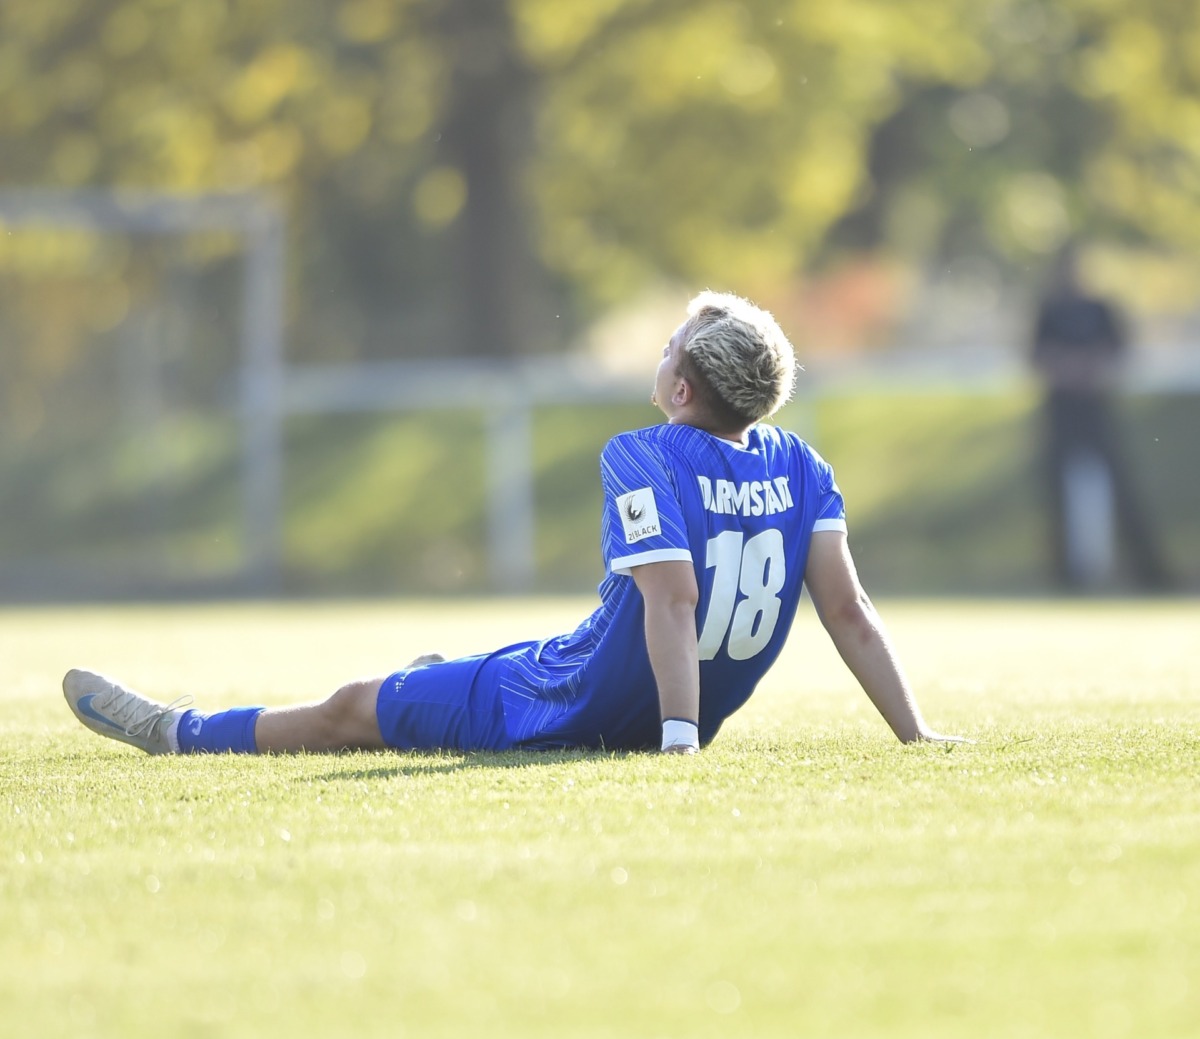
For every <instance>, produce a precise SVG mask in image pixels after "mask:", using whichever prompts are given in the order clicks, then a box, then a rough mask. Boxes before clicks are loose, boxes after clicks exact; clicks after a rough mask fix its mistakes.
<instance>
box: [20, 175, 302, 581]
mask: <svg viewBox="0 0 1200 1039" xmlns="http://www.w3.org/2000/svg"><path fill="white" fill-rule="evenodd" d="M0 224H2V225H4V226H6V227H10V228H12V227H40V228H58V229H67V230H80V229H94V230H97V231H101V232H106V233H110V234H127V235H131V236H135V237H138V236H140V237H162V236H170V235H187V234H192V233H197V232H205V231H222V232H228V233H230V234H233V235H235V236H236V237H237V238H238V239H239V240H240V241H241V243H242V248H243V256H244V262H243V265H242V320H241V337H240V338H241V343H240V348H241V363H240V365H239V376H240V379H239V386H238V401H239V404H238V409H239V418H240V425H241V436H240V441H241V485H242V517H241V522H242V529H243V573H242V579H243V580H244V581H245V583H246V584H247V586H248V587H250V588H253V589H256V590H262V591H269V590H273V589H275V588H277V587H278V585H279V573H280V563H281V543H282V542H281V538H280V524H281V504H280V503H281V497H282V471H283V470H282V453H283V442H282V413H281V411H280V402H281V392H280V387H281V373H282V366H283V296H284V262H285V253H284V245H285V243H284V235H285V226H284V219H283V215H282V213H281V211H280V209H279V207H278V206H277V205H276V204H275V203H274V202H273V201H272V200H271V199H270V198H268V197H267V196H265V195H262V194H257V193H253V194H237V195H232V194H220V195H218V194H198V195H183V194H175V193H163V192H149V191H117V190H108V189H102V188H92V189H77V190H73V191H57V190H51V189H40V188H28V189H12V188H8V189H0Z"/></svg>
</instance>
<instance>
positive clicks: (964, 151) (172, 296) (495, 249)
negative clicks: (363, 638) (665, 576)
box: [0, 0, 1200, 601]
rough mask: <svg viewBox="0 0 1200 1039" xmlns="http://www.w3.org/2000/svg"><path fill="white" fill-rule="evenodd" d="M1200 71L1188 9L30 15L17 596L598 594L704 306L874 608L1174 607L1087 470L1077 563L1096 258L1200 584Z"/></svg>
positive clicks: (16, 56) (22, 11) (556, 2)
mask: <svg viewBox="0 0 1200 1039" xmlns="http://www.w3.org/2000/svg"><path fill="white" fill-rule="evenodd" d="M1198 70H1200V7H1198V6H1197V5H1195V4H1189V3H1180V2H1177V0H1107V2H1104V3H1097V2H1095V0H1061V2H1048V0H1047V2H1038V0H1030V2H1026V0H1019V2H1009V0H997V2H987V0H985V2H977V0H908V2H905V3H895V2H889V0H844V2H838V3H819V2H817V0H799V2H786V0H784V2H780V0H740V2H731V0H720V2H718V0H688V2H678V0H641V2H638V0H572V2H569V3H567V2H563V0H349V2H338V0H320V2H318V0H293V2H287V3H284V2H282V0H188V2H186V3H183V2H173V0H92V2H87V3H79V2H76V0H4V3H3V4H2V5H0V600H6V601H21V600H55V599H72V598H111V597H143V596H151V597H154V596H171V595H227V594H272V595H273V594H305V595H307V594H381V595H404V594H427V593H431V592H432V593H458V592H471V593H475V592H482V591H497V592H504V591H526V590H547V591H556V590H564V591H567V590H569V591H577V590H581V589H585V588H587V587H589V586H591V585H594V584H595V583H596V582H597V581H598V579H599V577H600V568H601V561H600V558H599V549H598V540H599V539H598V515H599V505H600V491H599V483H598V470H597V464H596V457H597V454H598V451H599V449H600V447H601V446H602V444H603V442H604V440H605V439H606V437H607V436H609V435H611V434H613V433H615V432H617V431H618V430H620V429H623V428H630V427H633V426H638V425H646V424H650V423H652V422H654V421H656V420H657V418H656V413H655V412H654V411H653V410H652V409H651V408H650V407H649V405H648V404H647V403H646V398H647V397H648V394H649V389H650V381H651V376H652V373H653V370H654V366H655V365H656V363H657V358H658V355H659V351H660V349H661V346H662V343H663V342H664V341H665V339H666V337H667V336H668V335H669V334H670V332H671V330H672V328H673V327H674V325H675V324H676V323H677V322H678V320H679V319H680V317H681V316H682V310H683V306H684V304H685V303H686V301H687V299H688V298H689V297H690V296H691V295H692V294H693V293H694V292H695V291H697V290H699V289H702V288H707V287H711V288H718V289H723V290H732V291H736V292H739V293H742V294H744V295H747V296H749V297H751V298H753V299H755V300H756V301H758V302H760V303H762V304H764V305H766V306H768V307H770V308H771V309H772V310H773V311H774V312H775V313H776V315H777V316H778V317H779V318H780V321H781V323H782V324H783V325H784V327H785V328H786V329H787V330H788V332H789V334H790V335H791V336H792V338H793V341H794V342H795V343H796V346H797V348H798V351H799V353H800V355H801V360H802V363H803V364H804V365H805V369H806V370H805V372H804V373H803V374H802V375H801V379H800V385H799V387H798V393H797V398H796V400H795V401H794V402H793V404H791V405H789V407H788V408H787V409H786V410H785V412H784V413H783V414H782V416H781V422H782V423H783V424H785V425H790V426H791V427H792V428H795V429H797V430H798V431H799V432H801V434H802V435H804V436H806V437H807V438H809V439H810V440H811V441H812V442H813V443H814V445H815V446H816V447H817V448H818V450H820V451H821V452H822V454H824V455H825V456H826V457H827V458H828V459H829V460H830V461H831V462H832V463H833V465H834V467H835V470H836V471H837V473H838V477H839V482H840V484H841V486H842V489H843V491H844V493H845V495H846V500H847V507H848V512H849V516H850V520H849V522H850V530H851V540H852V543H853V545H854V548H855V553H856V556H857V558H858V560H859V563H860V569H861V570H862V572H863V575H864V578H865V580H866V583H867V584H868V586H869V587H871V588H872V589H873V590H878V591H884V592H893V593H906V594H1041V593H1050V592H1055V591H1062V590H1068V591H1072V592H1078V591H1084V592H1088V593H1092V592H1095V593H1102V594H1108V593H1122V592H1127V591H1141V590H1148V589H1144V588H1143V587H1142V582H1141V581H1140V580H1139V573H1138V569H1137V567H1136V566H1135V565H1134V564H1133V562H1131V557H1130V553H1129V551H1128V546H1127V545H1126V543H1125V539H1123V537H1122V530H1121V523H1120V511H1119V509H1118V508H1117V507H1116V506H1117V502H1116V501H1115V493H1116V487H1115V485H1114V484H1113V482H1112V481H1111V479H1110V480H1109V481H1108V483H1105V480H1104V478H1103V477H1101V478H1100V479H1099V482H1097V480H1096V479H1092V480H1091V482H1090V483H1088V482H1087V481H1086V480H1084V478H1083V476H1080V475H1079V474H1080V473H1084V470H1083V469H1080V470H1073V471H1072V472H1073V473H1074V475H1068V476H1066V477H1064V480H1066V482H1067V483H1068V484H1069V485H1070V486H1071V487H1074V488H1076V490H1075V491H1071V492H1070V493H1071V494H1072V495H1074V497H1073V498H1072V499H1071V501H1073V502H1075V504H1074V505H1069V507H1068V509H1067V512H1068V513H1070V515H1071V516H1073V517H1074V518H1073V519H1072V520H1071V522H1072V523H1073V524H1074V526H1073V527H1072V528H1071V529H1072V530H1073V531H1074V532H1075V533H1074V534H1072V536H1073V537H1080V538H1082V539H1083V541H1082V544H1084V546H1085V547H1086V552H1084V550H1083V549H1080V550H1079V551H1080V553H1083V554H1082V555H1081V556H1080V558H1081V559H1083V560H1084V569H1083V573H1082V579H1081V580H1078V581H1075V582H1074V583H1073V584H1072V586H1071V587H1069V588H1064V585H1063V582H1062V580H1061V574H1060V573H1059V572H1058V571H1057V570H1056V568H1055V566H1054V559H1053V549H1052V540H1051V535H1050V529H1049V528H1050V523H1051V520H1052V512H1053V509H1052V504H1053V503H1052V501H1051V499H1052V498H1053V494H1051V493H1050V492H1049V491H1048V490H1047V486H1046V480H1045V461H1044V456H1045V453H1046V443H1045V439H1044V431H1045V428H1046V427H1045V424H1044V420H1043V414H1042V411H1043V403H1042V397H1043V394H1044V392H1045V387H1044V385H1043V383H1042V381H1041V379H1040V378H1039V376H1038V373H1037V370H1036V369H1035V367H1034V365H1033V364H1032V352H1033V348H1034V339H1035V326H1036V323H1037V313H1038V306H1039V301H1041V300H1042V299H1043V297H1044V295H1045V294H1046V292H1047V291H1048V286H1049V284H1050V283H1051V281H1052V279H1053V274H1054V268H1055V264H1056V262H1058V260H1059V259H1060V257H1061V256H1062V255H1063V253H1064V249H1066V248H1067V247H1070V248H1071V249H1072V251H1073V255H1074V256H1076V257H1077V259H1078V266H1079V276H1080V279H1081V281H1082V282H1083V283H1084V284H1085V285H1086V287H1087V291H1088V292H1089V293H1091V294H1092V295H1094V296H1095V297H1096V298H1099V299H1103V300H1105V301H1106V305H1108V306H1111V307H1112V309H1113V310H1114V311H1115V312H1118V313H1119V314H1120V315H1121V321H1122V326H1123V328H1124V330H1125V335H1126V340H1127V344H1126V347H1125V348H1124V349H1123V351H1122V352H1121V356H1120V358H1119V361H1120V363H1119V367H1118V369H1117V370H1116V371H1115V372H1114V374H1113V377H1112V387H1111V389H1112V393H1113V395H1114V396H1113V399H1112V411H1113V416H1112V418H1113V423H1114V430H1115V431H1116V432H1115V433H1114V436H1115V437H1116V438H1117V439H1118V440H1119V444H1118V447H1119V450H1120V452H1121V455H1122V458H1123V460H1124V465H1125V469H1126V471H1127V472H1128V473H1129V474H1130V476H1131V482H1132V484H1133V485H1134V492H1133V493H1136V495H1137V497H1138V499H1139V505H1140V508H1141V509H1142V511H1143V512H1144V515H1145V517H1146V521H1147V525H1148V529H1149V531H1150V533H1149V534H1148V535H1147V536H1150V537H1153V538H1154V539H1155V542H1156V546H1157V549H1158V551H1159V553H1160V555H1161V558H1162V559H1163V560H1164V568H1165V569H1166V570H1167V571H1168V574H1167V577H1168V579H1167V580H1164V581H1163V582H1162V584H1161V585H1160V586H1159V587H1156V588H1154V589H1153V590H1154V591H1161V590H1163V589H1164V588H1166V589H1168V590H1174V591H1183V592H1188V591H1192V592H1194V591H1196V590H1197V589H1200V462H1197V460H1196V458H1197V451H1196V448H1197V446H1198V445H1200V71H1198ZM1085 475H1086V474H1085ZM1072 481H1073V482H1072ZM1078 488H1083V489H1082V490H1078ZM1072 510H1074V511H1072Z"/></svg>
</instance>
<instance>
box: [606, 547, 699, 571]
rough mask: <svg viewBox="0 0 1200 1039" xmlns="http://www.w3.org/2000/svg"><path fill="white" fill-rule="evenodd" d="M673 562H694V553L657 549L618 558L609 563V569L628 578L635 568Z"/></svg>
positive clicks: (672, 549) (676, 549) (673, 549)
mask: <svg viewBox="0 0 1200 1039" xmlns="http://www.w3.org/2000/svg"><path fill="white" fill-rule="evenodd" d="M671 561H677V562H681V563H690V562H691V561H692V553H691V552H689V551H688V550H687V549H686V548H655V549H652V550H651V551H649V552H638V553H636V554H635V555H632V556H618V557H616V558H614V559H613V560H611V561H610V562H609V564H608V568H609V569H610V570H611V571H612V572H613V573H614V574H624V575H625V576H626V577H628V576H629V571H630V570H632V569H633V568H634V567H635V566H645V565H646V564H647V563H666V562H671Z"/></svg>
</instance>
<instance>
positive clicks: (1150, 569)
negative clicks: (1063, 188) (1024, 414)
mask: <svg viewBox="0 0 1200 1039" xmlns="http://www.w3.org/2000/svg"><path fill="white" fill-rule="evenodd" d="M1128 350H1129V338H1128V333H1127V329H1126V324H1125V321H1124V318H1123V316H1122V315H1121V314H1120V312H1119V311H1118V309H1117V307H1116V306H1115V305H1114V304H1113V303H1112V302H1111V301H1110V300H1107V299H1104V298H1101V297H1099V296H1098V295H1096V294H1094V293H1089V292H1088V291H1087V289H1086V288H1085V287H1084V285H1083V282H1082V280H1081V277H1080V264H1079V249H1078V246H1077V245H1076V244H1075V243H1068V244H1067V245H1066V246H1065V247H1064V248H1063V249H1062V250H1061V251H1060V253H1059V255H1058V256H1057V258H1056V259H1055V262H1054V264H1053V267H1052V269H1051V273H1050V279H1049V283H1048V285H1047V288H1046V291H1045V294H1044V295H1043V297H1042V299H1041V301H1040V303H1039V305H1038V310H1037V319H1036V324H1035V328H1034V335H1033V356H1032V360H1033V367H1034V369H1035V371H1036V372H1037V374H1038V376H1039V377H1040V379H1041V380H1042V382H1043V384H1044V386H1045V398H1044V404H1043V423H1044V426H1043V436H1044V443H1045V466H1046V468H1045V471H1046V486H1047V491H1048V504H1049V514H1048V518H1049V525H1050V553H1051V562H1052V566H1053V571H1052V572H1053V577H1054V579H1055V581H1056V583H1057V585H1058V586H1059V587H1060V588H1064V589H1067V590H1071V591H1080V590H1086V589H1089V588H1096V587H1099V586H1102V585H1104V584H1106V583H1110V582H1111V581H1112V579H1113V577H1114V574H1115V567H1116V562H1117V550H1118V548H1121V549H1123V555H1124V557H1125V559H1126V561H1127V563H1128V566H1129V570H1130V576H1131V579H1132V580H1133V581H1134V582H1135V583H1136V585H1137V586H1138V587H1140V588H1144V589H1148V590H1163V589H1166V588H1167V587H1169V585H1170V581H1169V577H1168V572H1167V567H1166V564H1165V561H1164V559H1163V556H1162V552H1161V550H1160V548H1159V545H1158V543H1157V539H1156V536H1155V533H1154V530H1153V528H1152V525H1151V523H1150V521H1149V519H1148V517H1147V514H1146V511H1145V508H1144V506H1143V504H1142V502H1141V501H1140V500H1139V498H1138V494H1137V489H1136V488H1135V487H1134V485H1133V481H1132V479H1131V477H1130V473H1129V468H1128V465H1127V463H1126V461H1125V459H1124V457H1123V454H1122V451H1121V445H1120V428H1119V423H1118V420H1117V416H1116V408H1115V397H1116V389H1117V383H1118V380H1119V376H1120V371H1121V366H1122V362H1123V361H1124V359H1125V357H1126V355H1127V353H1128Z"/></svg>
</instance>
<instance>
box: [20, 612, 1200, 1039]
mask: <svg viewBox="0 0 1200 1039" xmlns="http://www.w3.org/2000/svg"><path fill="white" fill-rule="evenodd" d="M589 605H590V603H589V602H588V601H586V600H583V599H561V600H522V601H495V602H488V601H478V600H476V601H472V602H469V603H466V602H460V603H447V602H434V603H406V604H384V603H377V604H361V603H340V604H322V605H295V604H292V605H278V606H275V605H235V606H179V607H153V608H151V607H127V608H108V609H100V608H94V609H79V610H65V609H50V608H48V609H43V610H17V609H10V610H7V611H0V793H2V796H0V955H2V960H3V964H4V970H3V973H2V975H0V1007H2V1008H3V1009H2V1011H0V1015H2V1020H3V1025H2V1026H0V1031H2V1032H3V1034H4V1035H6V1036H14V1037H15V1036H31V1037H32V1036H36V1037H39V1039H44V1037H57V1036H70V1037H84V1036H122V1037H141V1036H156V1037H157V1036H221V1037H225V1036H262V1035H285V1036H289V1037H307V1036H330V1035H339V1036H340V1035H346V1036H420V1037H423V1039H424V1037H443V1036H445V1037H450V1036H470V1035H486V1036H489V1037H493V1036H495V1037H507V1036H513V1037H518V1036H519V1037H523V1039H533V1037H539V1036H555V1037H561V1036H614V1037H615V1036H639V1037H640V1036H688V1037H691V1036H722V1037H723V1036H753V1037H760V1036H818V1037H820V1036H839V1037H857V1036H866V1037H873V1036H888V1037H893V1036H895V1037H906V1036H922V1037H926V1039H928V1037H943V1036H944V1037H956V1039H958V1037H964V1036H969V1037H991V1036H996V1037H1000V1036H1004V1037H1009V1036H1028V1037H1042V1036H1045V1037H1059V1036H1098V1037H1107V1036H1130V1037H1135V1036H1136V1037H1139V1039H1140V1037H1156V1039H1157V1037H1181V1039H1182V1037H1194V1036H1197V1035H1200V777H1198V772H1200V768H1198V760H1197V759H1198V753H1200V662H1198V659H1197V657H1196V651H1195V645H1196V636H1197V633H1198V632H1200V603H1198V602H1195V601H1174V602H1168V601H1162V602H1090V603H1077V604H1070V605H1062V604H1055V603H1052V602H975V601H952V602H942V603H938V602H905V601H894V602H883V603H882V604H881V609H882V611H883V613H884V616H885V617H886V618H887V619H888V620H889V623H890V627H891V629H892V632H893V634H894V636H895V637H896V640H897V641H898V643H899V645H900V647H901V650H902V652H903V654H904V656H905V658H906V660H907V662H908V668H909V672H910V674H911V676H912V677H913V678H914V680H915V682H916V685H917V687H918V689H919V691H920V697H921V700H922V703H923V706H924V708H925V710H926V713H927V715H928V716H929V718H930V720H931V721H932V722H933V723H934V724H936V725H937V726H939V727H941V728H944V729H947V730H950V731H959V732H963V733H965V734H967V735H970V736H973V737H974V738H975V739H976V740H977V741H978V742H977V743H976V744H975V745H974V746H964V747H956V748H953V749H952V750H949V751H947V750H945V749H943V748H939V747H932V746H924V747H910V748H905V747H901V746H900V745H898V744H897V743H895V742H894V741H893V740H892V738H891V737H890V735H889V734H888V733H887V732H886V731H885V729H884V727H883V724H882V722H880V721H879V719H878V718H877V717H876V716H874V715H873V713H872V711H871V708H870V706H869V704H868V703H867V702H866V700H865V698H864V697H863V696H862V694H861V693H859V692H857V691H856V690H855V688H854V686H853V683H852V681H851V680H850V679H849V677H848V676H847V675H846V674H845V673H844V671H843V669H842V667H841V665H840V663H839V662H838V661H837V659H836V658H835V656H834V655H833V651H832V650H831V649H830V648H829V646H828V644H827V642H826V640H825V638H824V636H823V635H822V634H821V633H820V631H819V629H818V627H817V625H816V622H815V620H814V619H813V617H812V614H811V611H810V610H808V609H807V608H805V609H804V610H802V614H801V618H800V622H799V623H798V626H797V630H796V632H795V633H794V635H793V638H792V642H791V645H790V646H789V648H788V650H787V652H786V654H785V656H784V658H783V659H782V660H781V661H780V663H779V664H778V665H777V667H776V668H775V670H774V671H773V672H772V674H771V675H770V676H769V677H768V679H767V680H766V681H765V682H764V683H763V686H762V687H761V689H760V691H759V693H758V694H757V695H756V697H755V698H754V700H752V701H751V703H750V704H749V705H748V706H747V708H746V709H745V710H744V711H743V712H742V714H740V715H739V716H738V717H737V718H735V719H734V721H733V722H732V723H731V724H730V725H729V726H727V728H726V731H725V732H724V733H723V734H722V735H721V737H720V738H719V739H718V741H717V742H716V743H715V744H714V745H713V747H711V748H710V749H709V751H707V752H706V753H705V754H703V755H701V756H699V757H697V758H694V759H685V758H678V757H670V758H659V757H657V756H652V755H635V756H610V755H603V754H554V755H541V756H535V755H503V756H488V755H475V756H460V755H442V756H436V755H435V756H430V755H394V754H347V755H341V756H328V757H321V756H311V757H295V758H273V759H247V758H234V757H219V758H189V759H175V758H173V759H164V758H148V757H144V756H142V755H140V754H138V753H137V752H135V751H132V750H130V749H128V748H125V747H123V746H120V745H118V744H113V743H110V742H108V741H104V740H101V739H99V738H97V737H95V736H93V735H92V734H90V733H88V732H86V731H85V730H84V729H82V728H81V727H80V726H78V725H77V723H76V722H75V721H74V720H73V718H72V717H71V715H70V713H69V711H68V710H67V708H66V706H65V704H64V703H63V702H62V698H61V694H60V693H59V691H58V683H59V681H60V679H61V675H62V673H63V671H64V670H65V669H66V668H68V667H70V666H72V665H74V664H78V663H82V664H85V665H87V666H93V667H97V668H100V669H102V670H109V671H112V672H113V673H116V674H118V675H121V676H122V677H124V678H125V679H127V680H128V681H129V682H130V683H131V684H134V685H138V686H141V687H142V688H144V689H146V690H147V691H155V692H157V693H159V694H161V695H173V694H176V693H184V692H187V693H192V694H193V695H195V696H196V698H197V701H198V705H199V706H201V707H205V706H208V707H218V706H223V705H227V704H229V703H233V702H264V703H282V702H287V701H291V700H295V699H297V698H302V697H307V696H309V695H315V694H317V693H320V692H324V691H325V690H327V689H329V688H331V687H333V686H335V685H336V684H338V683H339V682H340V681H341V680H342V679H344V678H347V677H350V676H352V675H355V674H359V673H370V672H377V671H382V670H385V669H388V668H390V667H391V666H393V665H395V664H396V663H397V662H402V661H403V660H404V659H407V657H408V656H410V655H412V654H414V653H416V652H418V651H421V650H425V649H430V648H437V649H441V650H442V651H443V652H447V653H458V652H466V651H470V650H479V649H486V648H490V647H491V646H493V645H497V644H499V643H500V641H501V640H502V639H505V638H508V637H513V638H517V637H528V636H532V635H537V634H548V633H551V632H553V631H555V630H557V629H561V628H563V627H565V626H567V625H570V624H573V623H574V622H575V621H576V620H577V619H579V617H580V616H582V614H583V612H584V611H585V610H586V609H587V608H588V607H589Z"/></svg>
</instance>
